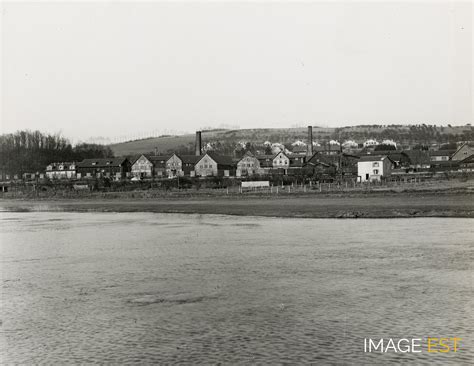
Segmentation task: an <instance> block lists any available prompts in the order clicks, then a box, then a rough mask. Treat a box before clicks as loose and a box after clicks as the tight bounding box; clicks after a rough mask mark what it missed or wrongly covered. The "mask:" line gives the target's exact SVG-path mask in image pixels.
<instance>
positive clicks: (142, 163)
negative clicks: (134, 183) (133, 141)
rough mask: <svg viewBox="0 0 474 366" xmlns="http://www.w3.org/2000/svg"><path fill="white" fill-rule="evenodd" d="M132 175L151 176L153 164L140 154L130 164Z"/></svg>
mask: <svg viewBox="0 0 474 366" xmlns="http://www.w3.org/2000/svg"><path fill="white" fill-rule="evenodd" d="M132 175H133V176H134V177H139V178H140V177H146V178H151V177H152V176H153V164H152V163H151V162H150V161H149V160H148V159H147V158H146V157H145V156H140V157H139V158H138V160H137V161H136V162H135V163H133V165H132Z"/></svg>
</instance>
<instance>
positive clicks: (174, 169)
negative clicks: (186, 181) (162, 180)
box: [166, 155, 184, 177]
mask: <svg viewBox="0 0 474 366" xmlns="http://www.w3.org/2000/svg"><path fill="white" fill-rule="evenodd" d="M166 174H167V175H168V177H176V176H177V175H179V176H180V177H182V176H183V175H184V172H183V162H182V161H181V159H180V158H179V157H178V156H176V155H173V156H171V158H169V159H168V160H167V161H166Z"/></svg>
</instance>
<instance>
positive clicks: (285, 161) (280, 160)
mask: <svg viewBox="0 0 474 366" xmlns="http://www.w3.org/2000/svg"><path fill="white" fill-rule="evenodd" d="M289 166H290V159H289V158H288V157H287V156H286V155H285V154H284V153H282V152H281V153H279V154H278V155H277V156H275V158H273V168H285V169H286V168H288V167H289Z"/></svg>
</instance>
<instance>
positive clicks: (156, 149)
mask: <svg viewBox="0 0 474 366" xmlns="http://www.w3.org/2000/svg"><path fill="white" fill-rule="evenodd" d="M155 156H158V148H157V147H155Z"/></svg>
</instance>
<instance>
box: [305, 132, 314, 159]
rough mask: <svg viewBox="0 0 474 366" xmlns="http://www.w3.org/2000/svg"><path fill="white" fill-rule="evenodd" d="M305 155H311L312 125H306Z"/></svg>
mask: <svg viewBox="0 0 474 366" xmlns="http://www.w3.org/2000/svg"><path fill="white" fill-rule="evenodd" d="M306 155H307V156H313V126H308V145H306Z"/></svg>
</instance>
